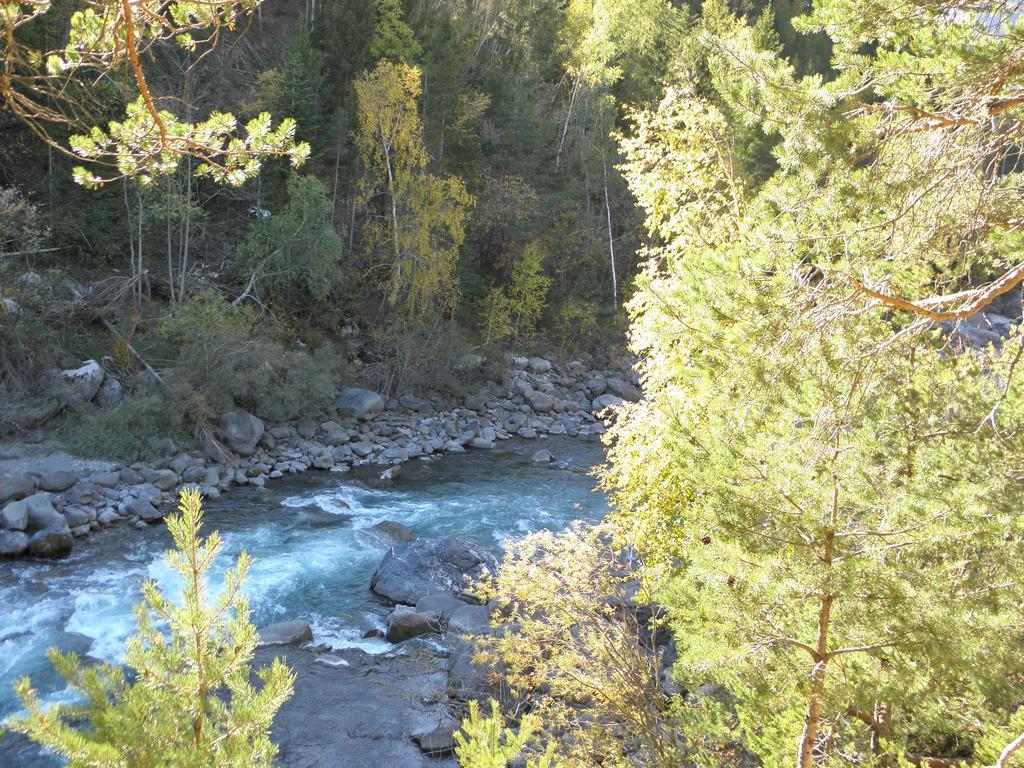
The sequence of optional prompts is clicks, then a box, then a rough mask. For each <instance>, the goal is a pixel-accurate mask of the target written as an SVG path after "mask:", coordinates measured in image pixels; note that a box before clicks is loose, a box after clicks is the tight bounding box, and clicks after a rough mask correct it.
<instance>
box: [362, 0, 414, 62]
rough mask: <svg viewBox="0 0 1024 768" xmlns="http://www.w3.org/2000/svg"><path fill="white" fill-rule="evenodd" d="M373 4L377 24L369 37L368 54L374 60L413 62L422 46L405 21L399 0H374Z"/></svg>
mask: <svg viewBox="0 0 1024 768" xmlns="http://www.w3.org/2000/svg"><path fill="white" fill-rule="evenodd" d="M375 4H376V7H377V24H376V26H375V27H374V30H373V37H371V38H370V55H371V56H372V57H373V58H374V60H376V61H381V60H386V61H391V62H395V63H398V62H406V63H409V64H412V63H414V62H415V61H416V60H417V59H418V58H419V56H420V55H421V54H422V53H423V48H422V47H421V46H420V44H419V43H418V42H417V41H416V37H415V36H414V35H413V31H412V29H410V28H409V25H408V24H406V23H405V19H404V18H403V16H404V14H403V13H402V6H401V5H400V3H399V0H375Z"/></svg>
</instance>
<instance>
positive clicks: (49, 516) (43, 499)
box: [2, 493, 68, 532]
mask: <svg viewBox="0 0 1024 768" xmlns="http://www.w3.org/2000/svg"><path fill="white" fill-rule="evenodd" d="M2 515H3V520H4V525H5V526H6V527H8V528H14V529H16V530H27V531H29V532H32V531H41V530H42V529H44V528H64V529H66V528H67V527H68V521H67V520H65V519H64V515H62V514H61V513H60V512H58V511H57V510H56V509H55V508H54V506H53V502H52V501H50V497H49V496H47V495H46V494H45V493H36V494H33V495H32V496H29V497H27V498H24V499H21V500H20V501H12V502H11V503H10V504H8V505H7V506H6V507H4V509H3V513H2Z"/></svg>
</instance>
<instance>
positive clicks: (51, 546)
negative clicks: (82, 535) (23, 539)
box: [28, 517, 75, 557]
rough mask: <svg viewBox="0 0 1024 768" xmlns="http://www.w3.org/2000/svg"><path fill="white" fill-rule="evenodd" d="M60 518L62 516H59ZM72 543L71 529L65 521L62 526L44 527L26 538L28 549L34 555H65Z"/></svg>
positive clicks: (68, 553)
mask: <svg viewBox="0 0 1024 768" xmlns="http://www.w3.org/2000/svg"><path fill="white" fill-rule="evenodd" d="M61 520H64V518H63V517H61ZM74 545H75V541H74V539H73V538H72V536H71V530H70V529H69V528H68V527H67V521H65V522H64V527H63V528H44V529H43V530H41V531H38V532H37V533H35V534H34V535H33V536H32V538H31V539H29V540H28V551H29V553H30V554H32V555H35V556H36V557H67V556H68V555H70V554H71V548H72V547H73V546H74Z"/></svg>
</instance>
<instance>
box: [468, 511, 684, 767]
mask: <svg viewBox="0 0 1024 768" xmlns="http://www.w3.org/2000/svg"><path fill="white" fill-rule="evenodd" d="M628 576H629V573H628V570H627V568H626V567H624V564H623V562H622V560H621V559H620V558H619V557H618V555H617V553H616V551H615V550H614V549H613V548H612V547H611V546H610V543H609V539H608V535H607V531H603V530H601V529H600V528H594V527H590V526H587V525H583V524H581V523H577V524H576V525H573V526H572V527H571V528H570V529H569V530H567V531H564V532H562V533H551V532H549V531H541V532H538V533H533V534H530V535H528V536H526V537H524V538H522V539H520V540H518V541H516V542H515V543H513V544H512V545H510V547H509V548H508V551H507V552H506V554H505V558H504V560H503V561H502V564H501V568H500V569H499V570H498V573H497V575H496V576H495V577H494V578H493V579H492V580H491V582H490V583H489V584H488V586H487V590H486V591H487V594H488V597H489V598H490V599H491V600H494V601H496V602H497V603H498V604H499V605H500V606H501V610H500V611H498V612H496V613H495V614H494V617H495V619H494V621H495V622H496V623H497V624H498V631H496V632H494V633H492V634H491V635H490V636H489V637H487V638H484V639H482V640H480V641H479V643H480V645H479V647H480V648H481V652H480V653H479V654H478V656H477V659H476V660H477V661H478V662H480V663H488V664H490V665H491V666H492V667H493V670H494V672H495V673H500V674H501V675H502V678H503V682H504V683H505V684H506V685H507V687H508V695H507V696H506V697H504V698H508V699H510V700H511V701H512V702H524V703H528V706H529V711H530V714H531V716H533V717H535V718H536V719H535V720H534V722H533V723H532V725H533V726H535V727H538V728H540V729H541V734H542V735H541V736H540V737H539V738H540V739H541V740H546V741H547V743H548V744H549V745H550V746H549V754H553V753H554V752H557V754H558V755H559V764H560V765H561V766H562V768H586V767H587V766H593V765H602V766H609V767H610V768H612V767H614V768H627V767H628V766H635V765H643V766H659V767H661V768H680V767H681V766H683V765H685V764H686V763H685V762H684V755H685V742H684V740H683V739H682V738H681V736H680V733H679V731H678V725H679V723H678V721H677V720H676V719H675V718H674V715H673V711H672V708H671V707H670V706H669V702H668V700H667V698H666V696H665V695H664V693H663V690H662V687H661V675H660V669H659V663H660V662H659V657H658V649H657V648H656V647H655V646H654V644H653V642H652V638H653V637H654V636H655V633H656V632H657V631H658V629H659V621H660V618H659V617H657V612H656V611H654V610H651V609H650V608H648V607H647V606H644V605H642V604H641V603H642V602H645V601H647V600H649V598H650V596H649V595H647V594H645V593H644V591H643V590H636V589H635V586H636V585H626V584H624V582H625V581H626V579H627V578H628ZM628 587H633V588H634V589H632V591H630V590H629V589H628ZM641 617H646V618H641ZM652 617H653V618H652ZM510 709H515V706H514V705H512V706H510ZM492 727H493V725H492ZM551 746H553V747H554V752H552V751H551ZM627 754H628V757H626V755H627Z"/></svg>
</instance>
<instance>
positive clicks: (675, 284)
mask: <svg viewBox="0 0 1024 768" xmlns="http://www.w3.org/2000/svg"><path fill="white" fill-rule="evenodd" d="M133 13H135V14H137V15H136V16H132V14H133ZM1019 16H1020V11H1019V10H1018V3H1017V2H1002V1H1001V0H989V1H988V2H940V1H939V0H907V1H906V2H901V3H891V2H883V1H882V0H856V1H854V0H818V1H817V2H813V3H804V2H801V1H799V0H797V1H790V0H773V1H772V2H756V1H754V0H750V1H749V2H748V1H746V0H743V1H740V2H728V1H727V0H705V1H704V2H690V3H680V2H675V3H673V2H665V1H664V0H568V1H567V2H554V0H494V2H480V3H477V2H473V3H469V2H457V1H453V2H447V1H445V0H424V2H419V3H411V2H403V1H402V0H307V2H306V3H305V4H304V5H302V6H298V5H296V4H294V3H285V2H274V1H272V0H267V1H266V2H263V3H259V2H255V1H253V2H228V1H227V0H223V1H221V0H218V1H217V2H213V3H186V2H178V3H171V4H165V3H150V2H145V1H140V0H122V1H121V2H111V1H108V2H99V0H91V1H90V0H55V1H54V2H43V1H42V0H39V1H37V2H20V3H0V23H2V24H3V25H5V26H6V30H7V35H6V43H5V45H6V48H5V49H4V51H5V58H4V61H5V65H6V66H5V68H4V70H3V72H2V73H0V95H2V97H3V106H4V110H3V112H0V131H2V135H3V140H2V141H0V184H2V187H0V259H2V260H0V299H2V300H3V301H4V302H5V303H4V304H3V305H2V309H0V392H2V393H3V394H4V395H6V398H5V400H6V401H7V402H6V403H4V404H0V426H4V425H7V424H10V425H13V427H12V428H13V429H20V428H22V425H23V423H24V419H22V418H20V417H19V416H18V413H19V412H24V411H25V409H30V408H31V407H32V404H33V403H35V402H37V401H38V399H39V398H41V397H42V396H43V395H42V393H41V392H40V391H39V383H40V382H41V381H42V380H43V377H42V372H44V371H47V370H49V369H51V368H52V367H53V366H54V365H58V364H60V363H61V362H63V361H65V360H77V359H81V358H83V357H87V356H93V357H97V358H98V357H101V356H103V355H108V356H110V357H111V358H112V359H113V362H114V364H116V365H118V366H120V367H121V369H123V371H124V372H125V376H126V378H128V377H130V381H131V390H132V391H131V394H130V396H129V397H128V398H127V399H126V400H124V402H123V403H122V404H120V405H119V406H118V407H117V408H116V409H114V410H112V411H109V412H103V413H100V412H94V411H88V410H87V411H86V412H83V413H79V414H72V415H69V416H68V417H66V418H72V419H79V421H72V422H71V429H72V431H75V432H78V433H82V434H88V435H90V439H91V441H92V442H95V436H97V435H100V436H105V437H104V439H105V440H106V441H107V447H109V446H110V444H111V442H113V443H114V444H116V447H117V448H118V449H120V450H123V451H125V452H135V453H136V454H142V453H145V452H146V451H149V450H154V449H155V450H159V449H161V448H162V446H161V445H160V441H159V439H157V440H155V441H154V436H155V435H160V436H161V437H166V436H167V435H174V436H175V438H176V439H181V440H188V439H197V438H198V439H201V438H202V435H203V434H204V432H203V431H204V429H206V427H207V425H208V424H209V422H210V421H211V419H212V418H213V416H214V415H216V414H218V413H221V412H222V411H224V410H225V409H226V408H230V407H233V406H238V407H246V408H249V409H250V410H252V411H254V412H255V413H257V415H261V416H265V417H267V418H272V419H288V418H295V417H297V416H298V415H300V414H301V413H302V409H303V408H307V407H316V404H317V403H319V402H322V401H324V400H325V399H329V398H330V396H331V395H332V394H333V389H332V387H334V385H335V384H336V382H337V380H338V379H339V378H341V377H345V378H349V379H360V380H362V381H364V382H369V383H372V385H373V386H374V387H375V388H376V389H379V390H383V391H385V393H386V394H397V393H400V392H409V391H414V390H419V389H445V388H447V389H449V390H453V389H454V390H457V389H458V388H460V387H465V386H467V384H468V383H470V382H471V381H472V378H473V367H474V365H476V364H477V363H474V360H483V359H486V357H487V356H492V357H494V358H496V359H497V358H498V356H499V355H500V353H502V352H504V351H506V350H515V351H530V350H536V349H548V350H554V351H557V352H558V353H560V354H563V355H565V356H572V355H578V354H582V353H584V352H595V351H603V352H605V353H607V352H608V350H609V349H610V348H612V347H614V346H615V344H616V339H617V338H618V337H620V336H622V335H626V336H627V337H628V343H629V347H630V350H631V352H632V353H633V355H634V356H635V360H636V361H637V362H636V368H637V370H638V371H639V373H640V375H641V378H642V382H643V390H644V395H645V397H644V399H643V400H642V401H641V402H639V403H635V404H627V405H623V406H622V407H621V408H620V409H619V410H618V411H617V415H616V420H615V424H614V426H613V428H612V429H611V432H610V434H609V436H608V446H609V461H608V465H607V466H606V467H604V468H603V469H602V470H601V473H600V474H601V482H602V484H603V485H604V487H605V488H606V489H607V490H608V491H609V492H610V494H611V497H612V500H613V505H614V511H613V513H612V515H611V516H610V518H609V519H608V520H606V521H604V522H603V523H602V524H601V525H600V526H598V527H597V528H588V527H586V526H582V525H581V526H578V527H575V528H573V529H572V530H570V531H569V532H568V533H565V534H549V533H547V532H544V533H541V534H537V535H536V536H534V537H532V538H528V539H527V540H526V542H525V543H522V544H520V545H518V546H514V547H511V548H510V551H509V552H508V554H507V555H506V560H505V562H504V564H503V566H502V569H501V571H500V573H499V574H497V575H496V576H495V577H494V578H493V580H492V581H491V583H490V584H489V585H488V588H489V589H490V590H492V591H491V593H490V595H491V596H492V597H493V598H494V600H495V601H496V603H494V604H495V605H500V606H501V610H500V611H498V612H497V613H498V616H497V618H496V619H495V621H496V622H497V623H498V624H504V627H503V628H502V629H501V631H499V632H496V633H495V634H494V635H493V637H492V639H491V640H490V641H489V642H488V643H487V644H486V647H485V649H484V651H483V654H482V656H483V657H484V658H486V659H489V660H490V661H492V662H494V663H495V665H496V669H499V670H500V671H501V673H502V675H504V677H505V680H506V683H507V687H508V691H507V692H508V693H509V701H505V700H503V701H502V704H506V705H507V706H505V707H504V709H502V708H501V707H499V706H498V705H497V704H496V705H495V707H494V709H493V710H492V711H491V714H490V716H488V715H487V714H486V710H480V709H479V708H477V707H475V706H474V707H473V708H472V709H471V710H470V711H469V712H468V713H467V719H466V723H467V725H466V728H465V730H464V733H463V735H462V737H461V739H460V748H459V749H458V750H457V753H458V754H459V757H460V759H461V760H462V761H463V765H465V766H467V767H473V768H483V766H492V765H505V764H506V762H507V761H508V760H511V759H513V758H514V757H515V756H516V754H518V753H520V752H522V753H524V754H525V755H526V757H527V758H528V759H530V760H531V761H534V762H531V763H529V764H532V765H537V766H541V765H544V766H553V765H561V766H566V767H568V766H594V765H601V766H631V765H644V766H681V765H691V764H696V765H737V764H741V763H742V764H759V765H764V766H791V765H796V766H799V768H812V766H832V765H846V764H857V765H869V766H897V765H899V766H903V765H918V766H928V767H929V768H950V767H951V766H954V765H967V764H983V765H999V766H1006V765H1010V764H1012V761H1013V760H1014V759H1017V760H1019V757H1015V756H1016V755H1017V750H1018V749H1019V748H1020V746H1021V745H1022V744H1024V737H1021V736H1019V735H1018V734H1020V733H1021V730H1022V728H1024V708H1022V704H1024V681H1022V678H1021V672H1022V670H1021V665H1020V656H1021V653H1020V651H1021V642H1022V640H1024V636H1022V630H1024V626H1022V614H1021V605H1022V600H1024V592H1022V590H1024V580H1022V579H1021V577H1020V576H1021V573H1020V563H1021V562H1022V558H1024V538H1022V535H1021V524H1022V512H1021V510H1022V509H1024V486H1022V479H1024V478H1022V475H1021V466H1022V460H1024V455H1022V454H1024V442H1022V436H1021V430H1022V429H1024V411H1022V400H1021V395H1022V394H1024V393H1022V391H1021V386H1022V385H1021V380H1020V372H1019V371H1018V368H1019V363H1020V360H1021V358H1022V356H1024V355H1022V351H1024V336H1021V333H1020V319H1021V300H1020V295H1021V284H1022V282H1024V259H1022V257H1021V252H1022V245H1024V241H1022V232H1021V224H1022V221H1024V219H1022V216H1021V210H1022V205H1024V197H1022V189H1024V188H1022V185H1021V171H1022V168H1021V163H1020V143H1021V140H1022V133H1024V130H1022V125H1024V96H1022V95H1021V94H1022V90H1021V89H1022V86H1024V74H1022V66H1024V29H1022V28H1020V27H1019V25H1018V19H1019ZM239 126H241V128H239ZM76 182H77V183H76ZM28 275H31V277H28ZM627 326H628V328H627ZM154 377H156V378H159V387H160V388H162V389H160V390H156V389H155V388H156V387H157V384H155V383H154V381H153V379H154ZM155 391H160V392H161V393H163V392H170V393H172V395H173V397H171V398H169V399H168V398H165V397H163V395H162V394H161V395H154V392H155ZM169 402H170V403H173V405H169V404H168V403H169ZM5 408H6V409H7V410H4V409H5ZM19 409H20V411H19ZM126 423H127V424H130V425H131V428H130V429H127V430H126V429H124V428H123V425H124V424H126ZM115 434H116V435H117V439H116V440H115V439H114V435H115ZM627 562H628V565H629V568H628V569H627V567H626V564H627ZM627 571H628V572H627ZM624 582H628V583H629V585H630V588H631V589H633V592H632V593H631V594H630V595H629V597H628V599H626V598H625V597H621V595H619V592H620V591H621V590H622V589H623V583H624ZM617 600H618V602H616V601H617ZM638 603H642V604H643V610H639V611H635V610H631V609H628V608H629V606H632V607H636V605H637V604H638ZM638 617H639V618H638ZM666 635H667V636H671V637H672V638H673V639H672V642H671V643H670V644H669V643H668V642H667V641H666V640H665V637H666ZM666 667H670V668H671V669H670V670H669V671H667V672H666V670H665V668H666ZM517 697H518V698H517ZM510 701H511V702H512V703H511V705H509V702H510ZM526 710H529V715H527V716H525V717H524V716H523V715H524V712H526ZM481 712H483V713H484V714H481ZM506 721H515V722H518V723H519V725H520V726H521V728H520V730H518V731H513V730H509V729H507V728H506ZM747 761H753V762H747Z"/></svg>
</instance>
